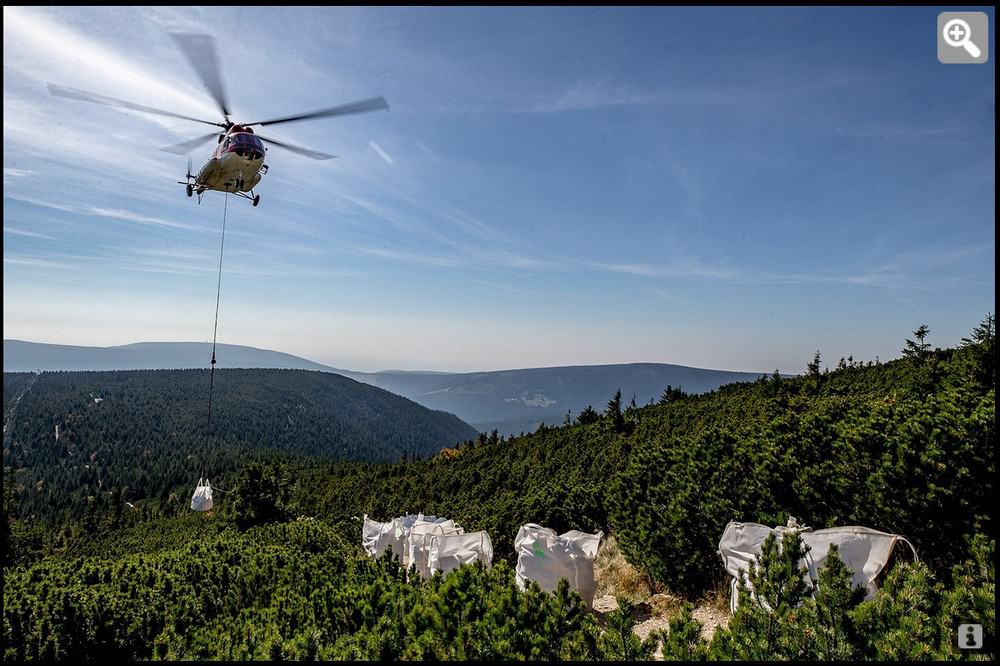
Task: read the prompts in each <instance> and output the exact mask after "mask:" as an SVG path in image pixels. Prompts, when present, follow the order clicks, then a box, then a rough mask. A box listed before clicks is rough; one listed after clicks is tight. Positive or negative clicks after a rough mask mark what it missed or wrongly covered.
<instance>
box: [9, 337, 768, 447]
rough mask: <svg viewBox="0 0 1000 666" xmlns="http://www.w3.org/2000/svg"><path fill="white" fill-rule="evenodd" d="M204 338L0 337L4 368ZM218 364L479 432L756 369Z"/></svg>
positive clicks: (203, 357)
mask: <svg viewBox="0 0 1000 666" xmlns="http://www.w3.org/2000/svg"><path fill="white" fill-rule="evenodd" d="M210 358H211V345H210V344H209V343H202V342H139V343H135V344H131V345H122V346H118V347H77V346H69V345H52V344H42V343H33V342H24V341H20V340H4V372H25V371H32V370H36V369H40V370H132V369H183V368H207V367H208V365H209V359H210ZM217 359H218V361H219V363H218V367H220V368H237V367H240V368H285V369H301V370H319V371H322V372H332V373H335V374H339V375H343V376H345V377H349V378H351V379H354V380H356V381H359V382H363V383H365V384H371V385H373V386H377V387H379V388H382V389H385V390H386V391H389V392H391V393H396V394H398V395H402V396H404V397H406V398H409V399H410V400H413V401H414V402H417V403H419V404H421V405H423V406H425V407H428V408H430V409H435V410H441V411H445V412H450V413H452V414H455V415H456V416H458V417H459V418H460V419H462V420H463V421H465V422H466V423H469V424H471V425H472V426H474V427H475V428H476V429H478V430H479V431H481V432H488V431H490V430H493V429H494V428H495V429H497V430H498V431H500V433H501V434H504V435H507V434H517V433H520V432H531V431H533V430H534V429H535V428H536V427H537V426H538V424H539V423H542V422H545V423H548V424H550V425H551V424H556V423H561V422H562V421H563V419H564V418H565V417H566V415H567V413H570V415H571V418H572V417H574V416H575V415H576V414H579V412H580V411H582V410H583V409H584V408H586V407H587V406H588V405H591V406H593V407H594V409H597V410H598V411H601V410H603V409H604V407H605V405H606V404H607V402H608V400H609V399H610V398H611V396H612V394H613V393H614V392H615V391H616V390H618V389H619V388H620V389H621V391H622V399H623V401H624V402H625V404H628V402H629V401H630V400H631V399H632V397H633V395H634V396H635V400H636V403H637V404H640V405H643V404H647V403H648V402H650V401H651V400H657V399H658V398H659V397H660V394H661V393H662V392H663V389H664V388H666V387H667V386H668V385H670V386H673V387H675V388H676V387H680V388H682V389H683V390H684V391H686V392H688V393H703V392H706V391H712V390H714V389H717V388H718V387H720V386H722V385H724V384H730V383H732V382H740V381H753V380H755V379H757V378H758V377H760V376H761V375H762V374H764V373H753V372H729V371H725V370H706V369H703V368H691V367H687V366H683V365H673V364H668V363H627V364H612V365H579V366H563V367H552V368H523V369H517V370H496V371H489V372H467V373H451V372H433V371H402V370H387V371H382V372H354V371H350V370H342V369H339V368H334V367H331V366H327V365H323V364H321V363H316V362H314V361H310V360H308V359H304V358H301V357H298V356H293V355H292V354H286V353H283V352H277V351H270V350H264V349H257V348H254V347H245V346H241V345H222V344H220V345H217Z"/></svg>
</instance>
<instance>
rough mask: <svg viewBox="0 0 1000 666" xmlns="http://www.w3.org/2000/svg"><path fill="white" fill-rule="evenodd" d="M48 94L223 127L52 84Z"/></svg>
mask: <svg viewBox="0 0 1000 666" xmlns="http://www.w3.org/2000/svg"><path fill="white" fill-rule="evenodd" d="M48 86H49V92H50V93H51V94H53V95H55V96H56V97H66V98H68V99H77V100H81V101H84V102H93V103H94V104H104V105H105V106H113V107H118V108H121V109H131V110H132V111H142V112H144V113H155V114H157V115H160V116H170V117H171V118H180V119H182V120H193V121H195V122H196V123H205V124H206V125H216V126H218V127H225V125H223V124H222V123H215V122H212V121H211V120H202V119H201V118H192V117H191V116H184V115H181V114H179V113H174V112H172V111H164V110H163V109H154V108H153V107H151V106H144V105H142V104H136V103H134V102H126V101H125V100H123V99H118V98H116V97H108V96H106V95H98V94H97V93H92V92H87V91H86V90H78V89H76V88H69V87H67V86H60V85H56V84H54V83H50V84H48Z"/></svg>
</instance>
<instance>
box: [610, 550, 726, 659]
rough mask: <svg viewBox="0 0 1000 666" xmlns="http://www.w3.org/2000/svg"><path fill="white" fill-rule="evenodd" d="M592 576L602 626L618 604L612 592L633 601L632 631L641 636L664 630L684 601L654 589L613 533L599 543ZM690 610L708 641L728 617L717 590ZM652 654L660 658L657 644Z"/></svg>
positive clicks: (703, 636) (661, 655)
mask: <svg viewBox="0 0 1000 666" xmlns="http://www.w3.org/2000/svg"><path fill="white" fill-rule="evenodd" d="M594 577H595V579H596V582H597V594H596V596H595V597H594V614H595V615H596V616H597V621H598V623H599V624H600V625H601V626H602V627H603V626H606V624H607V619H606V616H607V614H608V613H610V612H612V611H614V610H616V609H617V608H618V602H617V601H616V599H615V597H616V595H619V594H620V595H623V596H625V597H626V598H628V599H629V600H630V601H632V602H633V603H635V604H636V609H635V613H636V625H635V628H634V629H633V631H634V633H635V634H636V635H637V636H638V637H639V638H641V639H644V638H646V637H647V636H649V634H650V633H652V632H653V631H665V630H667V629H668V628H669V625H670V619H671V618H673V617H674V616H676V615H677V614H678V613H679V612H680V610H681V608H682V606H683V604H684V601H683V600H682V599H681V598H679V597H676V596H674V595H672V594H667V593H663V592H659V593H654V592H653V589H652V588H653V587H654V586H653V585H652V584H651V582H650V581H649V580H648V579H646V578H645V577H644V576H642V574H640V573H639V571H638V570H636V568H635V567H633V566H632V565H631V564H629V562H628V561H627V560H626V559H625V556H624V554H623V553H622V552H621V551H620V549H619V548H618V545H617V543H615V540H614V537H608V538H607V539H606V540H605V542H604V543H602V544H601V550H600V552H599V553H598V555H597V560H596V561H595V562H594ZM691 614H692V616H694V619H696V620H698V621H699V622H701V624H702V629H701V635H702V638H704V639H705V640H706V641H711V640H712V637H713V636H714V635H715V631H716V630H717V629H718V628H719V627H725V626H726V625H727V624H728V623H729V617H730V615H729V609H728V607H727V605H726V603H725V599H723V598H722V597H721V596H720V595H719V594H714V595H709V596H708V597H707V598H705V599H702V600H700V601H699V602H697V603H696V604H694V607H693V608H692V610H691ZM654 658H655V659H656V660H657V661H662V660H663V654H662V653H661V650H660V648H657V650H656V654H655V655H654Z"/></svg>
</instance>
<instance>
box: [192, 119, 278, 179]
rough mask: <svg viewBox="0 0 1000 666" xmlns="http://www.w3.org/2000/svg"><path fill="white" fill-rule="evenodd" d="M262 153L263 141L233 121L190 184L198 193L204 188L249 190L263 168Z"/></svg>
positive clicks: (263, 150) (263, 151) (262, 171)
mask: <svg viewBox="0 0 1000 666" xmlns="http://www.w3.org/2000/svg"><path fill="white" fill-rule="evenodd" d="M264 155H265V149H264V143H263V142H262V141H261V140H260V139H258V138H257V137H256V136H255V135H254V133H253V130H251V129H250V128H244V127H241V126H239V125H234V126H233V127H232V128H230V129H229V131H228V132H227V133H226V134H225V135H224V136H223V137H222V138H221V140H220V141H219V146H218V147H217V148H216V149H215V152H213V153H212V157H211V159H209V160H208V162H206V163H205V165H204V166H203V167H202V168H201V170H200V171H199V172H198V175H197V176H195V182H194V187H195V188H196V191H197V192H198V194H201V193H203V192H204V191H205V190H218V191H219V192H249V191H250V190H251V189H253V187H254V186H256V185H257V183H259V182H260V177H261V175H263V173H264V172H266V169H265V167H264Z"/></svg>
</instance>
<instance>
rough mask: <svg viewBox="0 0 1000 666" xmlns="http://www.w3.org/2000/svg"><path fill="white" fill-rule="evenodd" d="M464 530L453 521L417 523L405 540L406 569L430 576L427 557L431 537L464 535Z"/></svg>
mask: <svg viewBox="0 0 1000 666" xmlns="http://www.w3.org/2000/svg"><path fill="white" fill-rule="evenodd" d="M464 533H465V530H464V529H462V527H461V526H460V525H457V524H456V523H455V521H454V520H446V521H444V522H441V523H428V522H426V521H417V522H416V523H414V525H413V527H412V528H410V536H409V537H408V538H407V540H406V553H407V560H406V568H407V569H410V568H415V569H416V571H417V573H418V574H419V575H421V576H424V577H425V578H426V577H429V576H430V575H431V572H430V567H429V566H428V561H427V557H428V555H429V554H430V545H431V537H432V536H434V535H438V534H464Z"/></svg>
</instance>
